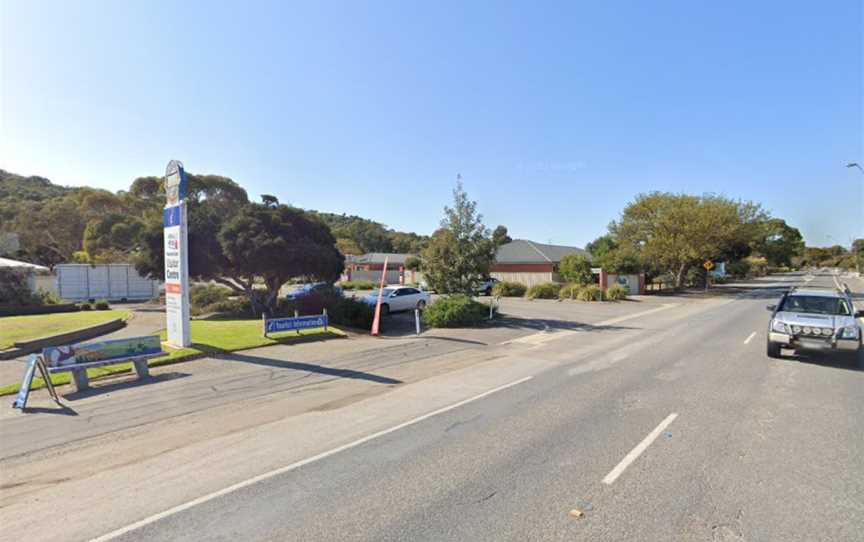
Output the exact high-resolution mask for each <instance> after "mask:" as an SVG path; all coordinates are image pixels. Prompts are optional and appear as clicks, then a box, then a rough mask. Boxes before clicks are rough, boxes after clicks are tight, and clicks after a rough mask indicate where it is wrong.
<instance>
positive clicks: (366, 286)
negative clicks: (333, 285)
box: [339, 280, 376, 290]
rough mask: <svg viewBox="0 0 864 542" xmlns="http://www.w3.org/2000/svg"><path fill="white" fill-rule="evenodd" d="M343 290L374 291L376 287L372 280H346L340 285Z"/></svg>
mask: <svg viewBox="0 0 864 542" xmlns="http://www.w3.org/2000/svg"><path fill="white" fill-rule="evenodd" d="M339 286H341V287H342V289H343V290H374V289H375V288H376V285H375V283H374V282H372V281H371V280H346V281H343V282H340V283H339Z"/></svg>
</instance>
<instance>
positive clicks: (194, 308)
mask: <svg viewBox="0 0 864 542" xmlns="http://www.w3.org/2000/svg"><path fill="white" fill-rule="evenodd" d="M231 294H232V292H231V290H230V289H228V288H226V287H224V286H218V285H216V284H196V285H194V286H192V288H190V289H189V305H190V309H191V312H192V314H194V315H199V314H207V313H211V312H222V311H219V310H218V309H217V308H214V307H215V306H216V305H218V304H220V303H224V302H226V301H228V299H229V298H230V297H231Z"/></svg>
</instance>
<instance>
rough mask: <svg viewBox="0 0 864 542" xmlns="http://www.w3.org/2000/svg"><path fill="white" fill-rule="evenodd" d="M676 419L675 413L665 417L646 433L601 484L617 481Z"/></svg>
mask: <svg viewBox="0 0 864 542" xmlns="http://www.w3.org/2000/svg"><path fill="white" fill-rule="evenodd" d="M677 417H678V414H677V413H675V412H673V413H672V414H669V415H668V416H666V419H665V420H663V421H662V422H660V425H658V426H657V427H655V428H654V430H653V431H651V432H650V433H648V436H647V437H645V438H644V439H642V442H640V443H639V444H637V445H636V447H635V448H633V449H632V450H630V453H629V454H627V455H625V456H624V459H622V460H621V462H620V463H618V464H617V465H615V468H614V469H612V470H611V471H609V474H607V475H606V477H605V478H603V483H604V484H606V485H610V484H612V483H614V482H615V480H617V479H618V477H619V476H621V473H623V472H624V470H625V469H626V468H627V467H629V466H630V464H631V463H633V462H634V461H636V459H637V458H638V457H639V456H640V455H642V452H644V451H645V450H646V449H647V448H648V446H651V443H652V442H654V440H655V439H656V438H657V437H659V436H660V433H662V432H663V430H664V429H666V428H667V427H669V424H670V423H672V422H673V421H675V418H677Z"/></svg>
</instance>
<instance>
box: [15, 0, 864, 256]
mask: <svg viewBox="0 0 864 542" xmlns="http://www.w3.org/2000/svg"><path fill="white" fill-rule="evenodd" d="M170 159H179V160H182V161H183V162H184V164H185V166H186V169H187V170H188V171H190V172H193V173H213V174H220V175H225V176H228V177H231V178H233V179H234V180H235V181H237V182H238V183H240V184H241V185H242V186H243V187H245V188H246V189H247V190H248V191H249V193H250V196H252V197H254V198H257V197H258V196H259V195H260V194H262V193H264V194H273V195H276V196H277V197H278V198H279V199H280V200H281V201H282V202H287V203H291V204H293V205H296V206H299V207H304V208H310V209H318V210H321V211H328V212H335V213H347V214H356V215H360V216H363V217H367V218H371V219H374V220H376V221H379V222H382V223H384V224H386V225H387V226H388V227H391V228H395V229H398V230H403V231H416V232H418V233H427V234H428V233H431V232H432V231H433V230H434V229H435V228H436V227H437V226H438V223H439V221H440V219H441V216H442V208H443V206H444V205H446V204H448V203H449V202H450V201H451V191H452V189H453V187H454V185H455V183H456V177H457V175H461V176H462V178H463V181H464V184H465V188H466V190H467V191H468V194H469V196H470V197H471V198H472V199H475V200H477V201H478V207H479V210H480V212H482V213H483V215H484V220H485V222H486V224H487V225H489V226H490V227H495V226H496V225H498V224H503V225H505V226H507V227H508V228H509V230H510V234H511V235H512V236H513V237H518V238H526V239H532V240H534V241H538V242H552V243H555V244H572V245H577V246H584V245H585V244H586V243H588V242H589V241H591V240H592V239H594V238H596V237H597V236H599V235H601V234H603V233H604V232H605V231H606V227H607V225H608V224H609V222H610V221H612V220H615V219H616V218H618V217H619V216H620V213H621V210H622V209H623V208H624V207H625V206H626V204H627V203H628V202H630V201H632V200H633V198H634V197H636V196H637V195H638V194H639V193H644V192H650V191H654V190H661V191H672V192H687V193H691V194H703V193H709V192H710V193H719V194H723V195H726V196H728V197H732V198H736V199H739V198H740V199H744V200H752V201H756V202H759V203H761V204H762V205H763V206H764V207H765V208H766V209H767V210H769V211H770V212H771V213H772V214H773V215H774V216H778V217H780V218H783V219H785V220H786V221H787V222H789V223H790V224H791V225H793V226H795V227H798V228H799V229H800V230H801V231H802V233H803V234H804V236H805V239H806V241H807V242H808V244H810V245H830V244H836V243H840V244H848V243H849V242H850V239H851V238H852V237H864V173H862V172H861V171H859V170H857V169H851V168H846V167H845V165H846V164H847V163H848V162H851V161H858V162H861V163H862V165H864V13H862V3H861V2H859V1H856V0H850V1H831V2H788V1H783V2H773V1H760V2H750V1H730V2H709V1H692V0H689V1H660V2H643V1H634V2H622V1H610V2H596V1H585V2H576V1H564V2H528V1H522V2H504V1H493V2H480V1H470V0H469V1H463V2H451V1H443V2H419V1H409V0H401V1H392V2H385V1H374V2H365V1H352V2H323V1H322V2H318V1H315V2H312V1H310V2H302V3H301V2H287V1H280V2H258V1H250V2H240V1H235V2H218V1H214V0H209V1H206V2H193V1H183V2H179V1H178V2H160V1H132V0H127V1H123V2H113V1H104V2H92V1H75V2H67V1H62V2H61V1H57V2H47V1H39V0H32V1H27V2H18V1H13V0H0V168H2V169H6V170H8V171H12V172H15V173H19V174H23V175H41V176H44V177H48V178H49V179H51V180H52V181H54V182H56V183H59V184H65V185H90V186H97V187H102V188H106V189H110V190H112V191H116V190H121V189H127V188H128V187H129V185H130V184H131V182H132V181H133V180H134V179H135V178H136V177H139V176H145V175H161V174H163V173H164V169H165V165H166V164H167V162H168V161H169V160H170Z"/></svg>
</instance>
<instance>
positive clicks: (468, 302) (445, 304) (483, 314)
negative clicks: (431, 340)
mask: <svg viewBox="0 0 864 542" xmlns="http://www.w3.org/2000/svg"><path fill="white" fill-rule="evenodd" d="M488 317H489V307H487V306H486V305H484V304H483V303H480V302H478V301H475V300H474V299H473V298H471V297H469V296H467V295H464V294H456V295H451V296H448V297H443V298H441V299H439V300H437V301H436V302H435V303H432V304H431V305H429V306H428V307H426V310H424V311H423V322H424V323H425V324H426V325H427V326H429V327H467V326H476V325H478V324H480V323H481V322H483V321H484V320H486V319H487V318H488Z"/></svg>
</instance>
